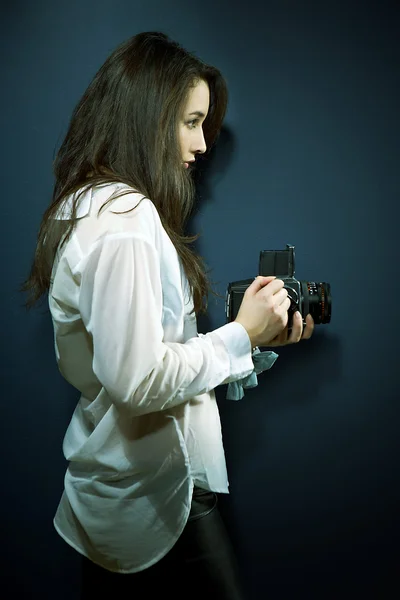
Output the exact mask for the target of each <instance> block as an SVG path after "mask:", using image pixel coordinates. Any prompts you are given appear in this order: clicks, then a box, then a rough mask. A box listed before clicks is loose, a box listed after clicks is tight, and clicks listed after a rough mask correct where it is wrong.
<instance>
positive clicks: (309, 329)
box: [301, 314, 315, 340]
mask: <svg viewBox="0 0 400 600" xmlns="http://www.w3.org/2000/svg"><path fill="white" fill-rule="evenodd" d="M314 325H315V323H314V319H313V318H312V316H311V315H310V314H308V315H307V316H306V327H305V328H304V332H303V335H302V338H301V339H302V340H309V339H310V337H311V336H312V334H313V332H314Z"/></svg>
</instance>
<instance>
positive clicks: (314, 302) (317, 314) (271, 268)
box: [225, 244, 332, 333]
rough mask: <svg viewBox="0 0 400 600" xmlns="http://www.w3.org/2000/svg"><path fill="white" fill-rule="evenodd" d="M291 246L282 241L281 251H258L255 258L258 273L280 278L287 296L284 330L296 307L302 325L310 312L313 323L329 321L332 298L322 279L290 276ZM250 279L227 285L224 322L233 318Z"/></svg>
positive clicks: (289, 326)
mask: <svg viewBox="0 0 400 600" xmlns="http://www.w3.org/2000/svg"><path fill="white" fill-rule="evenodd" d="M294 273H295V254H294V246H292V245H290V244H286V249H285V250H262V251H261V252H260V260H259V275H263V276H264V277H267V276H268V275H275V276H276V277H277V278H278V279H282V281H283V282H284V287H285V289H286V290H287V292H288V297H289V298H290V307H289V310H288V331H289V333H290V331H291V329H292V325H293V315H294V313H295V312H296V311H297V310H298V311H300V314H301V315H302V318H303V325H305V324H306V322H305V317H306V316H307V315H308V314H309V313H310V314H311V316H312V317H313V319H314V322H315V324H316V325H318V324H320V323H329V322H330V320H331V310H332V297H331V286H330V284H329V283H326V282H319V283H317V282H315V281H299V280H298V279H296V278H295V277H294ZM253 281H254V279H242V280H241V281H233V282H231V283H229V284H228V288H227V291H226V298H225V314H226V321H227V323H230V322H231V321H234V320H235V319H236V316H237V314H238V312H239V308H240V305H241V303H242V300H243V296H244V294H245V292H246V290H247V288H248V287H249V285H251V284H252V283H253Z"/></svg>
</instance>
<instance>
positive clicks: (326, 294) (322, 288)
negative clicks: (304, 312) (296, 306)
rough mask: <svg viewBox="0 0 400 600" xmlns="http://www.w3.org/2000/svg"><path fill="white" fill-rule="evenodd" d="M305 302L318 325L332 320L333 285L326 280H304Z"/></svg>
mask: <svg viewBox="0 0 400 600" xmlns="http://www.w3.org/2000/svg"><path fill="white" fill-rule="evenodd" d="M302 284H303V285H302V287H303V290H302V291H303V297H304V304H305V305H307V304H308V312H309V313H310V314H311V316H312V318H313V319H314V323H315V324H316V325H318V324H320V323H329V322H330V320H331V311H332V297H331V286H330V285H329V283H326V281H321V282H319V283H316V282H315V281H303V282H302Z"/></svg>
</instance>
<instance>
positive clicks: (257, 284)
mask: <svg viewBox="0 0 400 600" xmlns="http://www.w3.org/2000/svg"><path fill="white" fill-rule="evenodd" d="M274 279H276V275H268V277H264V276H263V275H258V276H257V277H255V278H254V281H253V282H252V283H251V284H250V286H249V287H248V289H249V290H251V291H252V292H253V293H254V294H257V292H258V291H259V290H261V288H263V287H264V286H266V285H267V284H268V283H271V281H273V280H274Z"/></svg>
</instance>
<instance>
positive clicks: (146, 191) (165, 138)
mask: <svg viewBox="0 0 400 600" xmlns="http://www.w3.org/2000/svg"><path fill="white" fill-rule="evenodd" d="M201 80H204V81H206V82H207V84H208V86H209V89H210V107H209V113H208V115H207V118H206V119H205V121H204V124H203V130H204V137H205V141H206V144H207V147H208V151H209V149H210V148H211V146H212V145H213V144H214V143H215V141H216V139H217V137H218V134H219V131H220V128H221V125H222V121H223V118H224V116H225V112H226V106H227V88H226V83H225V80H224V79H223V77H222V75H221V73H220V71H219V70H218V69H216V68H215V67H212V66H210V65H208V64H206V63H204V62H203V61H201V60H200V59H199V58H197V57H196V56H194V55H193V54H192V53H190V52H188V51H187V50H185V49H184V48H182V47H181V46H180V45H179V44H177V43H176V42H174V41H172V40H170V39H169V38H168V37H167V36H166V35H164V34H163V33H159V32H147V33H140V34H138V35H136V36H134V37H132V38H131V39H129V40H128V41H126V42H125V43H123V44H121V45H120V46H119V47H118V48H117V49H116V50H115V51H114V52H113V53H112V54H111V55H110V56H109V58H108V59H107V60H106V61H105V63H104V64H103V66H102V67H101V68H100V69H99V71H98V72H97V74H96V75H95V77H94V79H93V80H92V82H91V83H90V85H89V87H88V88H87V90H86V91H85V93H84V94H83V97H82V98H81V100H80V102H79V103H78V105H77V106H76V108H75V110H74V111H73V114H72V117H71V121H70V124H69V128H68V131H67V134H66V136H65V139H64V141H63V143H62V145H61V147H60V149H59V151H58V153H57V156H56V159H55V161H54V174H55V184H54V190H53V196H52V201H51V204H50V206H49V207H48V208H47V210H46V211H45V213H44V215H43V218H42V222H41V226H40V230H39V233H38V240H37V246H36V252H35V257H34V261H33V264H32V268H31V271H30V275H29V277H28V279H27V280H26V281H25V283H24V284H23V286H22V290H23V291H25V292H27V293H28V300H27V302H26V307H27V308H30V307H32V306H33V305H34V304H36V302H37V301H38V300H39V299H40V298H41V297H42V295H43V294H44V293H46V292H47V291H48V290H49V287H50V284H51V270H52V264H53V261H54V258H55V254H56V251H57V248H58V247H60V248H61V247H62V246H63V245H64V244H65V243H66V242H67V241H68V239H69V238H70V236H71V234H72V232H73V230H74V228H75V225H76V214H77V207H78V205H79V201H80V198H81V196H82V194H83V193H84V192H85V191H87V190H88V189H90V188H91V187H93V186H95V185H98V184H101V183H106V182H122V183H125V184H127V185H128V186H130V187H132V188H134V189H135V190H137V191H138V192H140V193H141V194H143V195H144V196H146V197H147V198H149V199H150V200H151V201H152V202H153V203H154V205H155V206H156V208H157V210H158V213H159V215H160V219H161V222H162V224H163V226H164V228H165V230H166V232H167V233H168V235H169V237H170V239H171V241H172V243H173V244H174V246H175V248H176V250H177V252H178V255H179V257H180V259H181V262H182V265H183V268H184V270H185V273H186V276H187V278H188V282H189V286H190V290H191V294H192V296H193V303H194V312H195V313H196V314H198V313H199V312H205V311H206V309H207V305H208V300H207V298H208V293H209V292H210V291H211V293H213V294H214V295H216V296H219V297H221V296H220V295H219V294H217V293H215V292H214V291H213V290H212V288H211V285H210V282H209V280H208V277H207V274H206V268H205V263H204V261H203V258H202V257H201V256H199V255H198V254H197V253H196V252H195V251H194V250H193V248H191V247H190V244H192V243H193V242H194V241H196V240H197V239H198V237H199V234H196V235H193V236H186V235H185V233H184V229H185V225H186V222H187V219H188V217H189V216H190V214H191V211H192V209H193V204H194V200H195V187H194V183H193V179H192V176H191V174H190V173H189V172H188V170H186V169H183V168H182V156H181V150H180V146H179V142H178V120H179V119H180V118H181V116H182V113H183V110H184V107H185V104H186V102H187V98H188V94H189V92H190V89H191V88H192V86H193V85H195V84H196V83H197V82H198V81H201ZM78 190H80V192H79V193H77V194H75V192H78ZM70 194H75V200H74V201H73V208H72V214H71V219H70V220H68V221H60V220H56V219H55V216H56V213H57V211H58V210H59V209H60V205H61V204H62V203H63V201H64V200H65V199H66V197H67V196H69V195H70ZM115 197H116V196H114V198H115ZM108 202H110V200H108V201H107V202H106V203H105V204H104V205H103V206H102V207H101V209H100V210H102V209H103V208H104V206H105V205H106V204H108Z"/></svg>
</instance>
